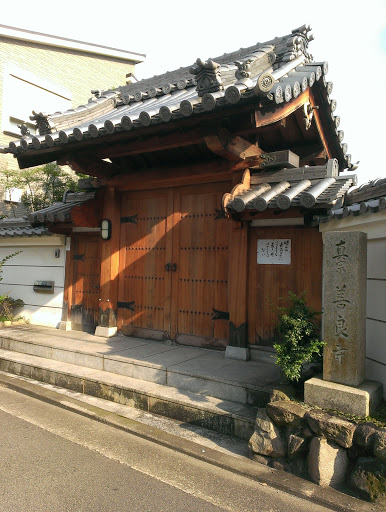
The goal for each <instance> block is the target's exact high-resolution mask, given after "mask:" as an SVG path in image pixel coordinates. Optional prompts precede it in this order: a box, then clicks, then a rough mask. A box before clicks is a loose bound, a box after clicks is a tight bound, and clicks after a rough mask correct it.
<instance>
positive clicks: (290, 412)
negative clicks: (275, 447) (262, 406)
mask: <svg viewBox="0 0 386 512" xmlns="http://www.w3.org/2000/svg"><path fill="white" fill-rule="evenodd" d="M267 413H268V415H269V416H270V418H271V419H272V421H274V423H276V424H277V425H281V426H290V427H300V425H301V423H302V420H303V418H304V415H305V413H306V409H305V408H304V407H302V406H301V405H299V404H297V403H295V402H289V401H287V400H280V401H278V402H272V403H269V404H268V405H267Z"/></svg>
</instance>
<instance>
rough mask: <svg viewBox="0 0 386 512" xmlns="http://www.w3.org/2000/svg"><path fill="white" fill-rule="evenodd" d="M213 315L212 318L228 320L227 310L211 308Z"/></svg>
mask: <svg viewBox="0 0 386 512" xmlns="http://www.w3.org/2000/svg"><path fill="white" fill-rule="evenodd" d="M212 311H213V316H212V320H229V313H228V311H219V310H218V309H214V308H212Z"/></svg>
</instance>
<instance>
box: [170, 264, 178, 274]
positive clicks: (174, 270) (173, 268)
mask: <svg viewBox="0 0 386 512" xmlns="http://www.w3.org/2000/svg"><path fill="white" fill-rule="evenodd" d="M176 270H177V263H173V265H172V266H171V271H172V272H176Z"/></svg>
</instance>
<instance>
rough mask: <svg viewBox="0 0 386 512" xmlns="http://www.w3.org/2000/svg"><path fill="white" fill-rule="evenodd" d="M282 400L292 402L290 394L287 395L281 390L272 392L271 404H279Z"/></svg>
mask: <svg viewBox="0 0 386 512" xmlns="http://www.w3.org/2000/svg"><path fill="white" fill-rule="evenodd" d="M279 400H280V401H281V400H288V401H289V400H291V398H290V397H289V395H288V394H286V392H285V391H282V390H281V389H273V390H272V392H271V395H270V397H269V401H270V402H278V401H279Z"/></svg>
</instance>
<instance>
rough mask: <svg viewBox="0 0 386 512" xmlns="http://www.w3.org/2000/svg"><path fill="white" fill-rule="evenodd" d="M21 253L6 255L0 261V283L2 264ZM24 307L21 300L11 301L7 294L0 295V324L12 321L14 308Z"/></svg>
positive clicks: (0, 279)
mask: <svg viewBox="0 0 386 512" xmlns="http://www.w3.org/2000/svg"><path fill="white" fill-rule="evenodd" d="M21 252H22V251H16V252H14V253H12V254H8V256H5V257H4V258H3V259H1V260H0V281H2V280H3V276H2V272H3V266H4V264H5V263H6V262H7V261H8V260H9V259H11V258H13V257H14V256H17V255H18V254H20V253H21ZM23 306H24V302H23V301H22V299H12V298H11V297H10V296H9V295H8V293H6V294H4V295H0V322H4V321H6V320H14V319H15V315H14V310H15V309H16V308H22V307H23Z"/></svg>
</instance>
